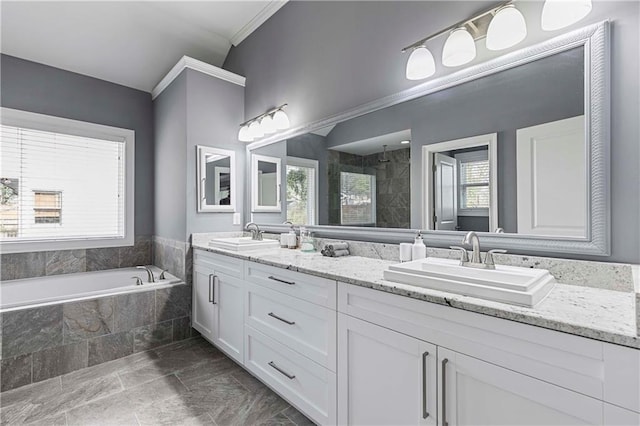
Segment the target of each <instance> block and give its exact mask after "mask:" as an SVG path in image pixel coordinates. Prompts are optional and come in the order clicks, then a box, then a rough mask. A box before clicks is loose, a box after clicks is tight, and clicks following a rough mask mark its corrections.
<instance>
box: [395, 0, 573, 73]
mask: <svg viewBox="0 0 640 426" xmlns="http://www.w3.org/2000/svg"><path fill="white" fill-rule="evenodd" d="M513 1H514V0H508V1H502V2H501V3H499V4H497V5H495V6H493V7H491V8H489V9H486V10H484V11H482V12H480V13H478V14H476V15H474V16H473V17H471V18H469V19H466V20H464V21H460V22H458V23H456V24H454V25H452V26H450V27H447V28H445V29H443V30H442V31H439V32H437V33H435V34H432V35H430V36H428V37H426V38H423V39H421V40H418V41H416V42H415V43H413V44H411V45H409V46H407V47H405V48H404V49H402V53H405V52H408V51H410V52H411V55H410V56H409V60H408V61H407V67H406V77H407V79H409V80H421V79H424V78H427V77H431V76H432V75H433V74H435V71H436V65H435V61H434V60H433V55H432V54H431V52H430V51H429V49H428V48H427V47H426V43H427V42H428V41H429V40H432V39H434V38H436V37H439V36H441V35H444V34H448V37H447V40H446V41H445V43H444V47H443V49H442V65H444V66H445V67H459V66H461V65H464V64H467V63H469V62H471V61H472V60H473V59H474V58H475V57H476V45H475V42H476V41H478V40H481V39H483V38H485V37H486V39H487V41H486V43H487V48H488V49H489V50H502V49H507V48H509V47H512V46H515V45H516V44H518V43H520V42H521V41H522V40H524V38H525V37H526V36H527V26H526V23H525V20H524V17H523V16H522V13H520V11H519V10H518V9H517V8H516V7H515V6H514V5H513ZM547 1H551V0H547ZM555 1H559V0H555ZM581 1H583V0H581Z"/></svg>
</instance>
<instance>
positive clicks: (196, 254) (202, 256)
mask: <svg viewBox="0 0 640 426" xmlns="http://www.w3.org/2000/svg"><path fill="white" fill-rule="evenodd" d="M243 263H244V260H242V259H236V258H234V257H230V256H224V255H221V254H216V253H211V252H208V251H204V250H194V251H193V264H194V265H200V266H204V267H207V268H211V269H213V270H215V271H218V272H221V273H223V274H227V275H231V276H232V277H236V278H240V279H242V278H244V265H243Z"/></svg>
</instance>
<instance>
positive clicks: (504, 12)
mask: <svg viewBox="0 0 640 426" xmlns="http://www.w3.org/2000/svg"><path fill="white" fill-rule="evenodd" d="M526 36H527V24H526V23H525V21H524V16H522V13H520V11H519V10H518V9H516V7H515V6H514V5H512V4H510V5H507V6H505V7H503V8H500V9H498V12H496V15H495V16H494V17H493V19H492V20H491V23H489V29H488V30H487V49H489V50H503V49H508V48H510V47H512V46H515V45H516V44H518V43H520V42H521V41H522V40H524V38H525V37H526Z"/></svg>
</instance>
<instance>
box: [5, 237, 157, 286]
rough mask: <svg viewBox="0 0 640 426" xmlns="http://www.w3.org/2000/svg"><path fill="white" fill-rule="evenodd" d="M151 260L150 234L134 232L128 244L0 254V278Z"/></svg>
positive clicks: (72, 270)
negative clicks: (124, 245)
mask: <svg viewBox="0 0 640 426" xmlns="http://www.w3.org/2000/svg"><path fill="white" fill-rule="evenodd" d="M150 264H151V237H150V236H143V235H140V236H136V237H135V241H134V245H133V246H130V247H105V248H96V249H86V250H85V249H81V250H57V251H42V252H33V253H9V254H2V255H0V279H2V280H16V279H21V278H33V277H43V276H47V275H59V274H72V273H76V272H87V271H100V270H104V269H114V268H127V267H131V266H137V265H150Z"/></svg>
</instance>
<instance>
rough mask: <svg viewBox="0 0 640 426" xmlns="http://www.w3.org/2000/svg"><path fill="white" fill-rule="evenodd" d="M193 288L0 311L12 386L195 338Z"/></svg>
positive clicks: (6, 376)
mask: <svg viewBox="0 0 640 426" xmlns="http://www.w3.org/2000/svg"><path fill="white" fill-rule="evenodd" d="M190 315H191V287H190V286H188V285H186V284H180V285H176V286H173V287H168V288H162V289H157V290H153V289H152V290H149V291H146V292H142V293H130V294H122V295H116V296H107V297H103V298H98V299H90V300H82V301H77V302H69V303H61V304H57V305H50V306H44V307H37V308H30V309H22V310H17V311H9V312H4V313H2V314H0V324H1V335H2V352H1V354H2V357H1V358H2V360H1V364H2V384H1V387H0V388H1V390H2V391H5V390H9V389H13V388H16V387H19V386H24V385H26V384H29V383H36V382H39V381H42V380H46V379H49V378H51V377H56V376H59V375H61V374H66V373H69V372H70V371H75V370H78V369H81V368H84V367H87V366H92V365H97V364H101V363H104V362H107V361H112V360H114V359H118V358H122V357H125V356H128V355H131V354H133V353H136V352H140V351H145V350H149V349H152V348H156V347H159V346H162V345H166V344H168V343H171V342H175V341H179V340H183V339H187V338H189V337H191V336H192V330H191V320H190V318H189V317H190Z"/></svg>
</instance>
